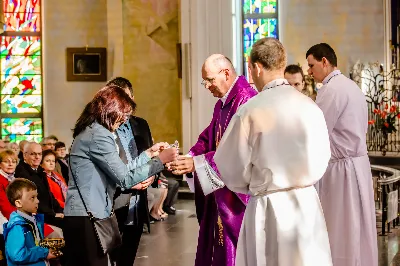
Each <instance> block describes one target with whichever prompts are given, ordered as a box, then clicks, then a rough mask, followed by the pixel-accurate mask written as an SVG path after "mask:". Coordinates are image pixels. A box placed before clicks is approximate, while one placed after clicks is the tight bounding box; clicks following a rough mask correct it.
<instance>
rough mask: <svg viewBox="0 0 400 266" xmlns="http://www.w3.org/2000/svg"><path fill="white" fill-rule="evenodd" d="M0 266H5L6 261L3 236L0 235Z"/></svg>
mask: <svg viewBox="0 0 400 266" xmlns="http://www.w3.org/2000/svg"><path fill="white" fill-rule="evenodd" d="M0 252H1V253H0V266H6V265H7V260H6V246H5V242H4V236H3V235H0Z"/></svg>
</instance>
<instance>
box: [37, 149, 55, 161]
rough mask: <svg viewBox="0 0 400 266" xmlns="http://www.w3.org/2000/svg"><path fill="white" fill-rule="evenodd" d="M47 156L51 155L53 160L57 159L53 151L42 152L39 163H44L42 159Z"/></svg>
mask: <svg viewBox="0 0 400 266" xmlns="http://www.w3.org/2000/svg"><path fill="white" fill-rule="evenodd" d="M49 155H53V156H54V159H57V155H56V153H55V152H54V151H53V150H45V151H43V154H42V161H41V162H40V163H41V164H42V163H43V161H44V158H45V157H46V156H49Z"/></svg>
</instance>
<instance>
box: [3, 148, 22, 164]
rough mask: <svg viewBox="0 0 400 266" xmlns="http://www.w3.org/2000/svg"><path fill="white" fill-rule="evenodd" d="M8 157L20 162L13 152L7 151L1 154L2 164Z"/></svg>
mask: <svg viewBox="0 0 400 266" xmlns="http://www.w3.org/2000/svg"><path fill="white" fill-rule="evenodd" d="M7 157H11V158H13V159H15V160H17V161H18V157H17V155H16V154H15V153H14V152H13V151H12V150H5V151H2V152H0V162H2V161H3V160H4V159H6V158H7Z"/></svg>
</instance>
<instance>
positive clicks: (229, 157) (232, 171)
mask: <svg viewBox="0 0 400 266" xmlns="http://www.w3.org/2000/svg"><path fill="white" fill-rule="evenodd" d="M247 131H248V129H246V128H245V126H244V125H243V122H242V119H241V117H240V116H239V115H238V114H236V115H234V116H233V118H232V120H231V122H230V123H229V126H228V128H227V129H226V131H225V133H224V136H223V137H222V140H221V142H220V144H219V146H218V148H217V151H216V152H215V155H214V162H215V163H216V165H217V167H218V171H219V173H220V178H221V179H222V181H223V182H224V183H225V185H226V186H227V187H228V188H229V189H230V190H232V191H233V192H238V193H243V194H248V193H249V184H250V178H251V171H252V167H253V165H252V163H251V157H252V149H251V147H250V145H249V142H248V132H247Z"/></svg>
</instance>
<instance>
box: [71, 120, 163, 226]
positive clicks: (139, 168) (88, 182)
mask: <svg viewBox="0 0 400 266" xmlns="http://www.w3.org/2000/svg"><path fill="white" fill-rule="evenodd" d="M69 163H70V166H71V171H72V174H73V175H74V176H75V178H76V179H77V182H78V186H79V190H80V192H81V193H82V196H83V200H84V201H85V204H86V206H87V208H88V211H90V212H91V213H92V214H93V216H94V217H96V218H100V219H103V218H106V217H109V216H110V214H111V209H112V205H113V198H114V194H115V190H116V187H117V185H118V186H120V187H121V188H123V189H127V188H131V187H133V186H134V185H136V184H138V183H140V182H142V181H144V180H146V179H147V178H149V177H150V176H153V175H154V174H156V173H158V172H160V171H161V170H163V169H164V165H163V164H162V162H161V160H160V159H159V158H158V157H155V158H153V159H151V158H149V157H148V156H147V155H146V153H145V152H143V153H141V154H140V155H139V156H138V157H136V158H135V159H133V160H132V161H130V162H129V163H128V164H124V162H123V161H122V160H121V159H120V157H119V154H118V151H117V146H116V142H115V139H114V135H113V134H112V133H111V132H110V131H109V130H108V129H106V128H105V127H103V126H102V125H100V124H99V123H97V122H95V123H93V124H92V125H90V126H88V127H87V128H86V129H85V130H84V131H82V132H81V133H80V134H79V135H78V136H76V138H75V140H74V143H73V145H72V147H71V152H70V159H69ZM72 174H71V177H70V179H69V182H68V192H67V199H66V201H65V207H64V215H65V216H87V213H86V211H85V208H84V206H83V203H82V200H81V198H80V196H79V193H78V190H77V187H76V185H75V182H74V178H73V177H72Z"/></svg>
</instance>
